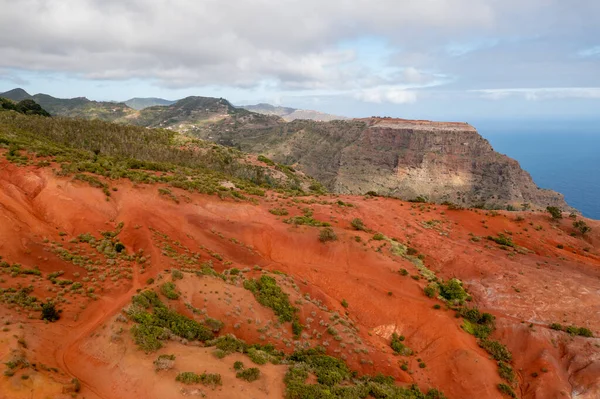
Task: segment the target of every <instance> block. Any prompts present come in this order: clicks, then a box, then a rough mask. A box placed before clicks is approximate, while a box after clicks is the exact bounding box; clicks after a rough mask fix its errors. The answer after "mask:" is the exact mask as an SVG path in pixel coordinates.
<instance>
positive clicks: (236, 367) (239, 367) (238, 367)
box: [233, 360, 244, 370]
mask: <svg viewBox="0 0 600 399" xmlns="http://www.w3.org/2000/svg"><path fill="white" fill-rule="evenodd" d="M233 369H234V370H243V369H244V363H242V362H240V361H239V360H238V361H237V362H235V363H233Z"/></svg>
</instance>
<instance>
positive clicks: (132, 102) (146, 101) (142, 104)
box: [124, 97, 176, 111]
mask: <svg viewBox="0 0 600 399" xmlns="http://www.w3.org/2000/svg"><path fill="white" fill-rule="evenodd" d="M174 103H176V101H171V100H165V99H164V98H156V97H147V98H140V97H134V98H131V99H129V100H127V101H124V104H126V105H127V106H128V107H130V108H133V109H136V110H138V111H139V110H142V109H144V108H149V107H154V106H156V105H171V104H174Z"/></svg>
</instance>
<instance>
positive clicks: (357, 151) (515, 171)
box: [334, 119, 566, 208]
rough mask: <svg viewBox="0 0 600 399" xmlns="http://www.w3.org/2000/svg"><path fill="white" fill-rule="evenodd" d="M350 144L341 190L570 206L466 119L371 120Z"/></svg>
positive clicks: (470, 202) (336, 187)
mask: <svg viewBox="0 0 600 399" xmlns="http://www.w3.org/2000/svg"><path fill="white" fill-rule="evenodd" d="M365 122H366V124H367V128H366V129H364V130H363V131H362V132H361V133H360V135H359V137H358V139H357V140H356V141H355V142H353V143H352V144H350V145H349V146H347V147H346V148H344V150H343V152H342V156H341V160H340V165H339V172H338V174H337V178H336V181H335V185H334V190H335V191H337V192H345V193H357V192H366V191H369V190H373V191H376V192H379V193H382V194H388V195H393V196H400V197H403V198H409V199H410V198H415V197H417V196H425V197H427V198H429V199H430V200H432V201H436V202H443V201H451V202H456V203H460V204H465V205H477V204H485V205H488V206H494V205H497V206H505V205H507V204H510V205H516V206H520V205H521V204H524V203H529V204H534V205H536V206H538V207H545V206H547V205H558V206H561V207H563V208H566V204H565V202H564V198H563V197H562V195H560V194H558V193H556V192H553V191H550V190H542V189H540V188H538V187H537V186H536V185H535V183H534V182H533V180H532V178H531V176H530V175H529V173H527V172H526V171H524V170H523V169H521V167H520V165H519V163H518V162H517V161H515V160H513V159H511V158H509V157H507V156H505V155H502V154H499V153H497V152H495V151H494V149H493V148H492V146H491V145H490V144H489V142H488V141H487V140H485V139H484V138H483V137H481V136H480V135H479V133H477V131H476V130H475V128H473V127H472V126H470V125H468V124H466V123H436V122H428V121H407V120H390V119H370V120H367V121H365Z"/></svg>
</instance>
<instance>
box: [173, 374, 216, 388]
mask: <svg viewBox="0 0 600 399" xmlns="http://www.w3.org/2000/svg"><path fill="white" fill-rule="evenodd" d="M175 380H176V381H179V382H182V383H184V384H188V385H192V384H202V385H205V386H209V387H212V388H215V387H216V386H217V385H223V381H222V379H221V374H207V373H202V374H196V373H194V372H191V371H185V372H183V373H179V374H177V377H175Z"/></svg>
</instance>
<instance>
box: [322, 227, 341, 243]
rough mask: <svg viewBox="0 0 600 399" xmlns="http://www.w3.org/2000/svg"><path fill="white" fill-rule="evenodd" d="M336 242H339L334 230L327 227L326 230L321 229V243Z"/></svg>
mask: <svg viewBox="0 0 600 399" xmlns="http://www.w3.org/2000/svg"><path fill="white" fill-rule="evenodd" d="M336 240H337V235H336V234H335V231H333V229H332V228H331V227H325V228H324V229H321V231H320V232H319V241H321V242H328V241H336Z"/></svg>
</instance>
